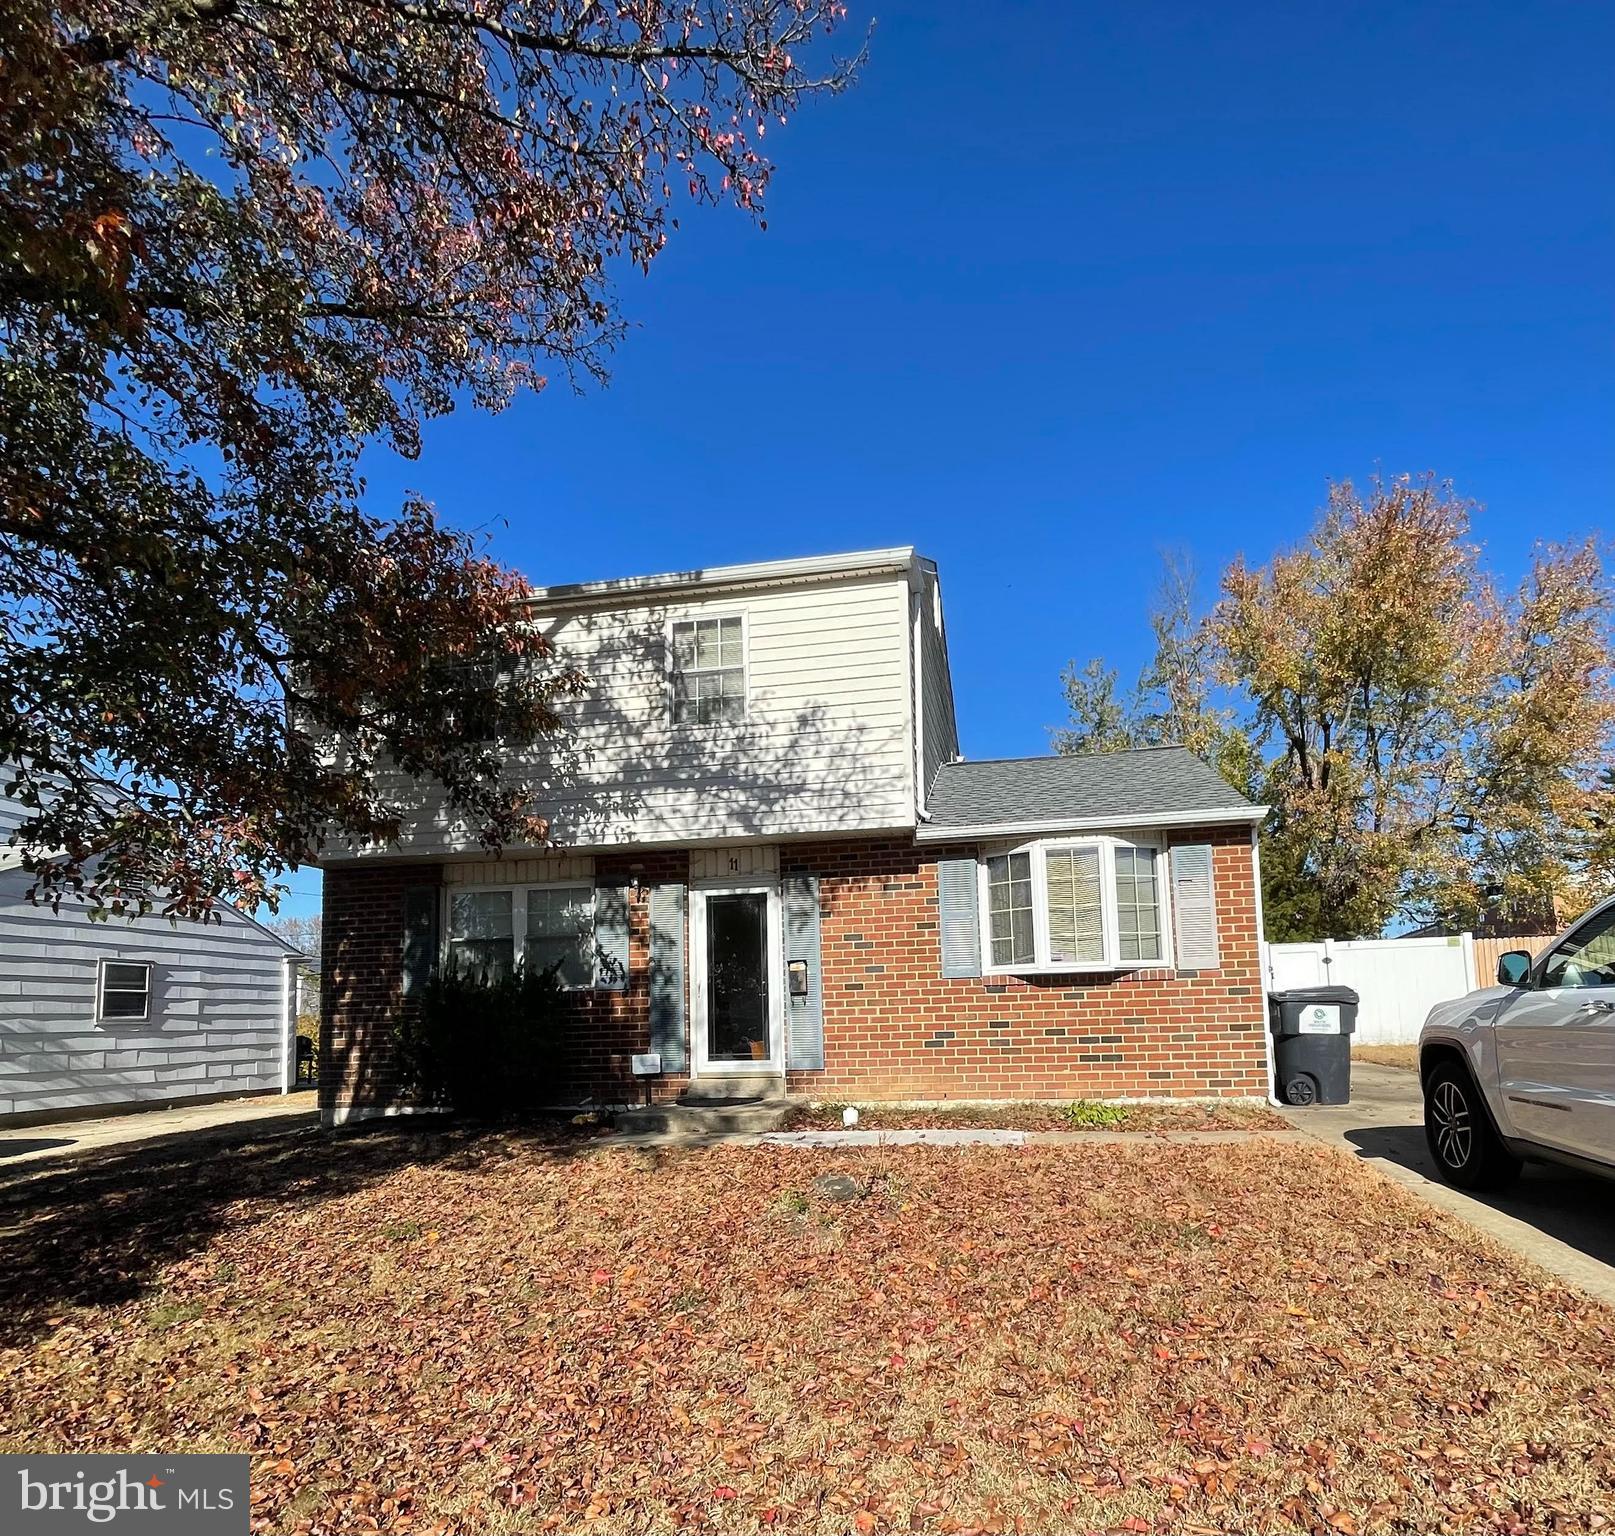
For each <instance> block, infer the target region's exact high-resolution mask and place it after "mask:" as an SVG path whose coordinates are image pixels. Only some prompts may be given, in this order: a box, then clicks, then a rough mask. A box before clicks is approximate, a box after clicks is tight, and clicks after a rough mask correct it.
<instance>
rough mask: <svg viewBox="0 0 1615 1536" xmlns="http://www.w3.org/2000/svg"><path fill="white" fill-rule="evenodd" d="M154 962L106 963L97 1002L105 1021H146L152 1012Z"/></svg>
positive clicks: (97, 1010) (104, 962)
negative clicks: (152, 972) (152, 965)
mask: <svg viewBox="0 0 1615 1536" xmlns="http://www.w3.org/2000/svg"><path fill="white" fill-rule="evenodd" d="M151 969H152V968H151V962H150V961H149V960H103V961H102V962H101V976H100V981H99V985H98V987H97V992H98V996H97V997H96V1001H95V1008H96V1015H97V1017H99V1018H103V1019H144V1018H146V1017H148V1016H149V1015H150V1013H151Z"/></svg>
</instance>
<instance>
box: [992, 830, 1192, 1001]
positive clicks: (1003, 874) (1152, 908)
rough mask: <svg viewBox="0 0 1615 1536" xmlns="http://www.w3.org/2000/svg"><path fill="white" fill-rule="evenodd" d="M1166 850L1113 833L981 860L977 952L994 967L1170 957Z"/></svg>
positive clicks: (1080, 965) (1115, 965) (1097, 965)
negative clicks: (980, 934)
mask: <svg viewBox="0 0 1615 1536" xmlns="http://www.w3.org/2000/svg"><path fill="white" fill-rule="evenodd" d="M1164 857H1165V856H1164V854H1163V853H1162V852H1161V850H1160V849H1159V848H1156V847H1153V846H1151V845H1149V844H1144V843H1132V842H1127V841H1125V840H1123V839H1120V838H1088V839H1083V840H1080V841H1055V840H1050V841H1046V842H1036V843H1028V844H1025V845H1024V846H1022V847H1019V848H1011V849H1006V850H1004V851H1003V852H993V853H988V854H987V855H986V857H985V858H983V859H982V861H981V878H982V888H983V894H984V898H985V899H984V900H983V902H982V910H983V921H984V927H985V932H984V934H983V940H984V943H983V952H984V955H985V957H986V961H987V969H988V970H994V971H1070V970H1123V969H1127V968H1130V967H1133V966H1143V965H1165V964H1168V963H1169V959H1170V957H1169V952H1168V948H1167V939H1166V933H1167V914H1166V910H1165V901H1166V895H1165V880H1164V878H1163V874H1164V868H1165V865H1164Z"/></svg>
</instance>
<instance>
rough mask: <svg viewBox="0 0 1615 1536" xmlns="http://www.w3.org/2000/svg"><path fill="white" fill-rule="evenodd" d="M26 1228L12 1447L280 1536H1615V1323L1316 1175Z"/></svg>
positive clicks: (747, 1164)
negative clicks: (127, 1455)
mask: <svg viewBox="0 0 1615 1536" xmlns="http://www.w3.org/2000/svg"><path fill="white" fill-rule="evenodd" d="M830 1172H837V1173H845V1174H848V1175H850V1176H851V1178H852V1180H853V1181H854V1182H853V1192H854V1197H853V1198H851V1199H847V1200H841V1201H838V1200H835V1199H832V1198H830V1197H829V1194H828V1193H827V1192H825V1191H821V1190H820V1189H819V1188H817V1187H816V1185H815V1180H816V1179H817V1178H818V1177H819V1176H821V1175H823V1174H826V1173H830ZM0 1200H3V1201H5V1202H7V1203H5V1204H0V1227H3V1230H0V1272H3V1273H4V1274H5V1275H6V1277H7V1280H6V1288H7V1302H8V1305H7V1307H6V1309H5V1311H4V1313H3V1324H0V1325H3V1328H4V1330H5V1340H4V1342H5V1346H6V1347H5V1348H4V1349H3V1350H0V1449H6V1450H29V1451H35V1452H43V1451H56V1450H69V1449H72V1450H116V1449H125V1448H128V1449H141V1450H156V1449H181V1448H183V1449H187V1450H202V1449H218V1450H247V1451H250V1452H251V1453H252V1455H253V1457H254V1463H253V1481H254V1488H255V1494H254V1506H253V1520H254V1527H255V1529H259V1530H266V1531H308V1532H329V1531H375V1530H378V1529H380V1530H382V1531H386V1532H421V1531H449V1530H453V1531H465V1532H468V1533H479V1536H480V1533H483V1532H492V1533H501V1532H511V1531H518V1530H520V1531H540V1530H550V1529H565V1530H597V1531H601V1532H612V1533H615V1532H624V1531H626V1532H637V1531H664V1530H671V1529H674V1528H676V1527H694V1528H698V1529H710V1530H714V1531H720V1532H741V1531H758V1530H765V1531H766V1530H770V1529H775V1530H780V1531H792V1532H794V1531H806V1532H821V1533H829V1532H845V1531H855V1532H859V1533H864V1536H867V1533H870V1532H874V1531H885V1530H918V1531H927V1532H929V1531H936V1532H958V1531H973V1530H992V1531H1017V1530H1024V1531H1031V1532H1073V1531H1085V1530H1123V1531H1134V1532H1153V1531H1160V1532H1167V1531H1171V1532H1190V1533H1195V1532H1199V1533H1204V1532H1214V1531H1239V1532H1246V1531H1279V1532H1294V1531H1305V1532H1317V1533H1323V1536H1327V1533H1329V1532H1335V1533H1342V1536H1351V1533H1354V1532H1379V1531H1383V1532H1424V1531H1437V1530H1440V1531H1449V1532H1467V1531H1473V1530H1495V1531H1503V1532H1522V1531H1566V1530H1574V1531H1581V1530H1597V1529H1602V1528H1603V1527H1604V1526H1605V1525H1606V1524H1607V1522H1608V1521H1609V1519H1610V1517H1611V1516H1612V1514H1615V1486H1612V1480H1615V1423H1612V1416H1615V1319H1612V1317H1611V1315H1610V1314H1609V1313H1607V1312H1605V1311H1603V1310H1602V1309H1600V1308H1599V1307H1598V1306H1597V1305H1596V1304H1594V1303H1592V1302H1590V1301H1589V1300H1587V1299H1585V1298H1584V1297H1582V1296H1580V1295H1578V1294H1575V1293H1572V1292H1570V1291H1567V1290H1565V1289H1563V1288H1561V1287H1560V1286H1558V1285H1556V1284H1555V1283H1553V1282H1552V1281H1550V1280H1549V1279H1547V1278H1546V1277H1545V1276H1543V1275H1541V1274H1538V1273H1535V1272H1532V1271H1530V1270H1528V1269H1526V1268H1525V1267H1523V1266H1522V1265H1520V1264H1518V1263H1516V1262H1514V1261H1512V1260H1510V1259H1508V1258H1506V1257H1504V1256H1503V1255H1501V1254H1499V1253H1498V1252H1496V1251H1495V1250H1493V1249H1492V1248H1491V1247H1489V1246H1488V1245H1487V1243H1486V1242H1485V1241H1484V1240H1483V1239H1482V1238H1480V1237H1479V1236H1478V1235H1477V1234H1475V1233H1473V1232H1472V1231H1470V1230H1468V1229H1467V1228H1464V1227H1462V1226H1461V1225H1459V1224H1457V1223H1455V1222H1454V1221H1452V1220H1451V1219H1449V1218H1447V1217H1445V1216H1443V1215H1442V1214H1440V1213H1438V1212H1437V1211H1435V1210H1434V1209H1433V1208H1430V1207H1427V1206H1425V1205H1424V1204H1422V1203H1420V1202H1418V1201H1417V1200H1416V1199H1415V1198H1413V1197H1412V1196H1410V1195H1408V1194H1406V1193H1404V1192H1403V1191H1401V1190H1400V1189H1398V1188H1397V1187H1395V1186H1393V1185H1391V1184H1389V1183H1387V1182H1383V1181H1381V1180H1380V1179H1379V1178H1378V1177H1377V1176H1376V1175H1374V1174H1373V1173H1371V1172H1369V1171H1367V1170H1365V1169H1363V1168H1361V1167H1359V1166H1358V1165H1356V1164H1354V1163H1352V1162H1350V1161H1348V1160H1346V1159H1344V1158H1343V1157H1341V1156H1339V1155H1338V1154H1335V1153H1333V1152H1331V1151H1330V1150H1328V1149H1326V1148H1324V1147H1321V1146H1319V1147H1313V1146H1310V1145H1297V1144H1295V1143H1293V1142H1292V1143H1280V1142H1277V1141H1273V1140H1268V1139H1265V1138H1262V1137H1252V1138H1251V1139H1250V1140H1249V1141H1248V1142H1238V1143H1231V1144H1213V1145H1208V1144H1205V1143H1199V1144H1191V1143H1185V1142H1171V1141H1161V1140H1152V1139H1147V1138H1145V1139H1141V1140H1140V1141H1139V1142H1138V1143H1137V1144H1124V1145H1115V1144H1110V1145H1090V1146H1075V1147H1072V1146H1060V1147H1038V1148H1035V1149H1025V1150H999V1149H985V1148H972V1149H964V1150H956V1149H943V1148H902V1149H892V1148H882V1149H871V1150H867V1151H856V1152H850V1151H842V1152H809V1151H802V1150H796V1149H789V1148H763V1149H745V1148H739V1147H718V1148H711V1149H705V1150H661V1151H644V1152H635V1151H625V1150H620V1149H610V1150H601V1149H598V1148H593V1149H590V1148H584V1147H579V1146H577V1145H576V1144H572V1145H565V1144H557V1143H553V1142H551V1143H546V1142H543V1141H541V1140H538V1139H535V1138H532V1137H528V1136H524V1135H520V1134H516V1133H508V1132H485V1133H483V1134H481V1135H475V1134H472V1133H470V1132H464V1131H453V1130H451V1129H446V1128H445V1129H437V1130H434V1131H432V1132H429V1133H422V1132H412V1131H406V1132H386V1133H380V1134H373V1135H353V1136H343V1137H327V1136H323V1135H320V1134H318V1133H306V1134H304V1135H302V1136H299V1137H294V1138H282V1139H279V1140H275V1141H265V1142H261V1143H258V1144H253V1145H247V1146H244V1147H241V1148H238V1149H234V1150H221V1149H220V1148H218V1147H217V1146H212V1147H207V1148H204V1149H202V1150H201V1151H190V1152H187V1151H186V1150H185V1149H184V1148H183V1147H177V1148H176V1147H169V1148H158V1149H145V1150H142V1151H141V1152H138V1153H125V1154H123V1155H121V1156H108V1157H105V1158H103V1159H102V1160H100V1161H99V1162H97V1163H94V1164H90V1165H79V1166H78V1167H77V1168H75V1169H72V1170H69V1171H67V1172H65V1173H47V1174H45V1175H35V1176H33V1177H31V1178H29V1179H27V1180H26V1181H23V1182H14V1183H13V1184H12V1185H11V1186H9V1187H8V1188H6V1189H4V1190H0Z"/></svg>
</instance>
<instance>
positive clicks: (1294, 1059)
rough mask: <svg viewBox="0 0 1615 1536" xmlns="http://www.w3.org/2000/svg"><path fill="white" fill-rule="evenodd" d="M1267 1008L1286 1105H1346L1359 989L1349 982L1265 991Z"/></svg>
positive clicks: (1277, 1085) (1281, 1094) (1280, 1093)
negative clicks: (1336, 985) (1266, 993)
mask: <svg viewBox="0 0 1615 1536" xmlns="http://www.w3.org/2000/svg"><path fill="white" fill-rule="evenodd" d="M1267 1011H1268V1020H1269V1026H1270V1027H1271V1029H1272V1031H1273V1067H1274V1076H1275V1078H1276V1081H1275V1083H1274V1087H1275V1088H1276V1090H1277V1092H1278V1096H1279V1098H1281V1099H1282V1100H1283V1101H1284V1102H1285V1103H1286V1104H1349V1103H1350V1102H1351V1037H1352V1035H1353V1034H1355V1033H1356V1030H1357V994H1356V993H1355V992H1354V991H1353V990H1352V989H1351V988H1350V987H1292V988H1291V989H1290V990H1289V991H1287V992H1269V993H1268V995H1267Z"/></svg>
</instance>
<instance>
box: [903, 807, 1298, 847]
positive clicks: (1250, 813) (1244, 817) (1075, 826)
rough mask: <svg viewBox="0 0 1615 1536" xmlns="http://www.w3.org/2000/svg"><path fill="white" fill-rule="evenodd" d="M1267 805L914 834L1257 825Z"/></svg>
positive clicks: (953, 836) (956, 836) (953, 838)
mask: <svg viewBox="0 0 1615 1536" xmlns="http://www.w3.org/2000/svg"><path fill="white" fill-rule="evenodd" d="M1268 810H1269V807H1268V806H1265V805H1238V806H1232V805H1230V806H1221V807H1219V808H1217V809H1216V810H1204V811H1157V812H1155V813H1154V814H1150V813H1148V812H1135V813H1133V814H1131V815H1127V816H1081V817H1072V816H1064V817H1055V818H1051V819H1049V820H1045V821H997V822H983V823H980V824H977V825H973V826H962V827H959V826H953V825H951V824H950V825H943V826H936V825H934V824H933V825H931V826H925V827H920V828H919V829H918V830H917V831H916V832H915V834H914V840H915V842H917V843H950V842H952V843H957V842H973V841H979V840H980V839H982V838H987V837H1021V836H1027V835H1030V834H1032V833H1036V832H1103V831H1107V830H1109V829H1110V828H1113V827H1225V826H1255V825H1256V824H1257V823H1258V822H1260V821H1261V820H1262V818H1263V817H1264V816H1266V815H1267V813H1268Z"/></svg>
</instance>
